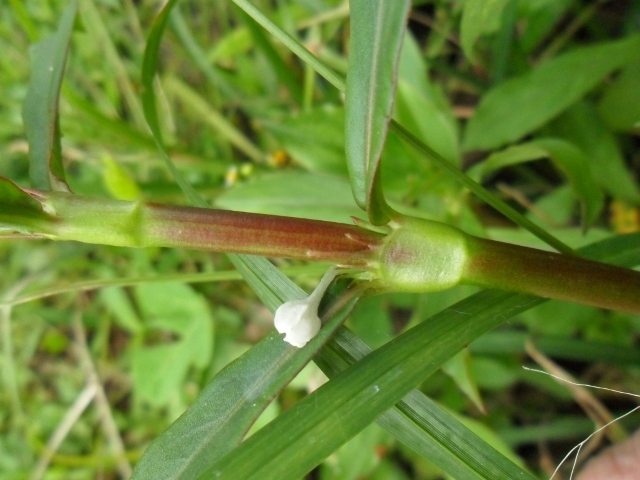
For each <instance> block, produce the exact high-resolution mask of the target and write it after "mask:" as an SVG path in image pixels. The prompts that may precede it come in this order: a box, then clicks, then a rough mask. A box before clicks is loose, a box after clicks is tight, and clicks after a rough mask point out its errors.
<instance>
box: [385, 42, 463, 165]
mask: <svg viewBox="0 0 640 480" xmlns="http://www.w3.org/2000/svg"><path fill="white" fill-rule="evenodd" d="M394 118H395V119H396V120H397V121H398V123H400V124H401V125H403V126H404V127H405V128H406V129H408V130H410V131H411V132H413V133H414V134H416V135H417V136H418V137H420V139H421V140H422V141H423V142H425V143H426V144H428V145H429V146H431V147H432V148H433V149H434V150H435V151H436V152H438V153H439V154H440V155H442V156H443V157H444V158H446V159H447V160H448V161H450V162H452V163H453V164H455V165H458V164H459V163H460V149H459V145H458V143H459V142H458V128H457V123H456V119H455V118H454V116H453V113H452V111H451V106H450V105H449V102H448V101H447V99H446V98H444V97H443V95H442V94H441V93H440V92H439V91H437V89H436V87H435V85H433V84H431V83H430V82H429V76H428V72H427V65H426V64H425V62H424V59H423V55H422V52H421V51H420V47H419V46H418V44H417V43H416V41H415V39H414V38H413V37H412V36H411V35H410V34H409V33H407V35H406V36H405V40H404V45H403V46H402V53H401V56H400V66H399V75H398V93H397V98H396V104H395V110H394Z"/></svg>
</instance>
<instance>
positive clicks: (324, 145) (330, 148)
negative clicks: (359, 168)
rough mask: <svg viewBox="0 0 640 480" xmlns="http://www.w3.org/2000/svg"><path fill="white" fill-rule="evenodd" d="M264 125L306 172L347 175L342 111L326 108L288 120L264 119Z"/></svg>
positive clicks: (331, 107) (316, 109)
mask: <svg viewBox="0 0 640 480" xmlns="http://www.w3.org/2000/svg"><path fill="white" fill-rule="evenodd" d="M261 124H262V126H263V127H264V129H265V130H266V131H268V132H269V133H270V134H271V135H273V136H274V137H276V139H277V140H278V142H280V145H281V146H282V148H283V149H284V150H285V151H286V153H287V154H288V155H289V156H290V157H291V158H292V159H293V160H294V161H295V162H296V163H299V164H300V165H302V166H303V167H304V168H305V169H307V170H309V171H311V172H322V173H332V174H336V175H342V176H345V175H346V173H347V166H346V165H345V163H344V110H343V109H342V108H338V107H335V106H332V105H323V106H321V107H317V108H313V109H311V110H308V111H304V112H302V113H298V114H294V115H291V116H290V117H287V118H285V119H277V120H262V122H261Z"/></svg>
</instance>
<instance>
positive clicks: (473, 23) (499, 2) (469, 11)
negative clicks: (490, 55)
mask: <svg viewBox="0 0 640 480" xmlns="http://www.w3.org/2000/svg"><path fill="white" fill-rule="evenodd" d="M508 2H509V0H465V2H464V3H463V4H462V20H461V23H460V43H461V44H462V51H463V52H464V54H465V56H466V57H467V58H468V59H469V61H471V62H474V61H475V60H476V58H475V54H474V50H473V47H474V45H475V43H476V40H477V39H478V38H479V37H480V35H482V34H486V33H491V32H495V31H496V30H498V28H499V27H500V19H501V18H502V10H504V7H505V6H506V5H507V3H508Z"/></svg>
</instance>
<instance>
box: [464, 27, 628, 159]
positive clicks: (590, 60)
mask: <svg viewBox="0 0 640 480" xmlns="http://www.w3.org/2000/svg"><path fill="white" fill-rule="evenodd" d="M639 52H640V35H634V36H632V37H629V38H625V39H623V40H618V41H614V42H607V43H600V44H598V45H595V46H591V47H585V48H580V49H576V50H574V51H571V52H569V53H566V54H564V55H561V56H559V57H557V58H554V59H552V60H549V61H548V62H545V63H543V64H542V65H540V66H538V67H537V68H535V69H533V70H532V71H530V72H527V73H526V74H524V75H521V76H519V77H515V78H512V79H509V80H507V81H506V82H503V83H501V84H499V85H498V86H497V87H495V88H494V89H492V90H490V91H489V92H487V94H485V95H484V96H483V97H482V99H481V100H480V104H479V105H478V108H477V109H476V111H475V114H474V115H473V117H471V119H470V120H469V123H468V124H467V131H466V136H465V140H464V148H465V149H466V150H473V149H491V148H496V147H500V146H502V145H505V144H507V143H509V142H513V141H516V140H518V139H519V138H521V137H522V136H524V135H526V134H527V133H530V132H532V131H534V130H536V129H538V128H539V127H541V126H542V125H544V124H545V123H546V122H548V121H549V120H551V119H552V118H554V117H555V116H556V115H558V114H559V113H560V112H562V111H563V110H565V109H566V108H567V107H569V106H570V105H571V104H573V103H574V102H576V101H577V100H578V99H580V98H581V97H583V96H584V95H585V94H586V93H587V92H589V91H590V90H591V89H592V88H594V87H595V86H596V85H597V84H598V83H600V82H601V81H602V80H603V79H604V78H605V77H606V76H607V75H609V74H610V73H611V72H613V71H614V70H615V69H617V68H620V67H622V66H624V65H626V64H628V63H630V62H632V61H634V60H636V59H637V58H638V57H639V56H640V53H639Z"/></svg>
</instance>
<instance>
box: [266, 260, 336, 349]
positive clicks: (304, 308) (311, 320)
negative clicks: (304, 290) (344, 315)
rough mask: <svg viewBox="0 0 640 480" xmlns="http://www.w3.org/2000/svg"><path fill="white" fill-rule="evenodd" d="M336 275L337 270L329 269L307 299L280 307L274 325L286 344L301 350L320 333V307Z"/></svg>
mask: <svg viewBox="0 0 640 480" xmlns="http://www.w3.org/2000/svg"><path fill="white" fill-rule="evenodd" d="M336 275H337V272H336V269H335V268H331V269H329V271H327V273H325V274H324V276H323V277H322V280H320V283H319V284H318V286H317V287H316V289H315V290H314V291H313V292H312V293H311V295H309V296H308V297H307V298H305V299H302V300H290V301H288V302H285V303H283V304H282V305H280V307H278V309H277V310H276V314H275V318H274V319H273V323H274V324H275V327H276V330H278V332H280V333H284V334H285V337H284V341H285V342H287V343H290V344H291V345H293V346H294V347H298V348H301V347H304V346H305V345H306V344H307V342H308V341H309V340H311V339H312V338H313V337H315V336H316V334H317V333H318V332H319V331H320V318H319V317H318V306H319V305H320V300H321V299H322V296H323V295H324V292H325V291H326V290H327V288H328V287H329V284H330V283H331V281H332V280H333V279H334V278H335V277H336Z"/></svg>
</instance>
